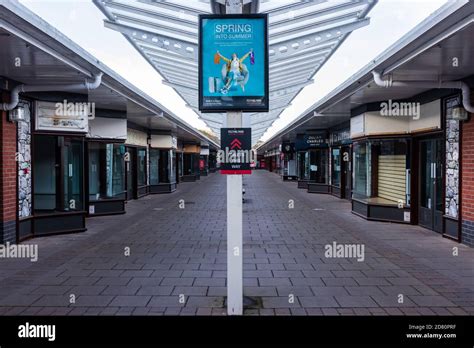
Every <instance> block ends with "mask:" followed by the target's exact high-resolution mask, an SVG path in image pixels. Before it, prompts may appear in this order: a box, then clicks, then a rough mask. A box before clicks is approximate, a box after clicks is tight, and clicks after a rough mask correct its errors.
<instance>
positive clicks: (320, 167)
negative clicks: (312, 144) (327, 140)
mask: <svg viewBox="0 0 474 348" xmlns="http://www.w3.org/2000/svg"><path fill="white" fill-rule="evenodd" d="M309 153H310V166H309V171H310V175H309V180H310V181H313V182H315V183H317V184H327V183H328V171H329V163H328V157H329V156H328V149H312V150H310V151H309Z"/></svg>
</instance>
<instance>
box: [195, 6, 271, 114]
mask: <svg viewBox="0 0 474 348" xmlns="http://www.w3.org/2000/svg"><path fill="white" fill-rule="evenodd" d="M199 28H200V32H199V39H200V40H199V43H200V45H199V50H200V52H199V110H200V111H201V112H225V111H247V112H266V111H268V42H267V16H266V15H226V16H215V15H202V16H200V17H199Z"/></svg>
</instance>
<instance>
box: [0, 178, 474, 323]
mask: <svg viewBox="0 0 474 348" xmlns="http://www.w3.org/2000/svg"><path fill="white" fill-rule="evenodd" d="M244 185H245V189H246V195H245V197H246V199H247V202H246V203H245V204H244V263H245V265H244V277H245V280H244V285H245V289H244V293H245V294H246V295H248V296H253V297H258V299H259V300H261V304H262V305H263V307H262V308H259V309H247V310H246V311H245V314H264V315H265V314H269V315H272V314H296V315H300V314H301V315H304V314H316V315H318V314H328V315H333V314H334V315H337V314H375V315H378V314H466V313H469V314H473V313H474V299H473V295H472V294H473V290H474V282H473V279H474V270H473V267H472V264H473V260H474V250H472V249H471V248H469V247H467V246H464V245H460V244H457V243H455V242H452V241H450V240H447V239H444V238H442V237H441V236H440V235H438V234H436V233H434V232H431V231H428V230H425V229H423V228H421V227H418V226H405V225H398V224H387V223H378V222H369V221H365V220H363V219H361V218H359V217H357V216H354V215H352V214H351V212H350V204H349V203H348V202H347V201H341V200H339V199H337V198H334V197H331V196H324V195H313V194H308V193H306V191H305V190H298V189H297V188H296V183H292V182H282V181H281V179H280V177H279V176H277V175H275V174H272V173H268V172H265V171H255V172H254V173H253V174H252V175H251V176H246V177H245V178H244ZM181 199H183V200H184V203H185V207H184V209H180V207H179V200H181ZM289 200H293V201H294V209H289V208H288V207H289ZM315 209H316V210H315ZM225 214H226V210H225V177H224V176H221V175H219V174H213V175H211V176H209V177H203V178H202V180H201V181H199V182H196V183H183V184H180V187H179V189H178V191H177V192H175V193H174V194H170V195H155V196H148V197H145V198H143V199H141V200H138V201H132V202H130V203H129V204H128V205H127V214H126V215H119V216H109V217H100V218H93V219H89V220H88V221H87V226H88V228H89V230H88V231H87V232H86V233H82V234H74V235H62V236H55V237H48V238H43V239H35V240H32V241H28V242H26V243H37V244H38V245H39V260H38V262H36V263H31V262H30V261H28V260H15V259H0V284H1V285H0V314H3V315H4V314H33V315H38V314H46V315H47V314H69V315H81V314H92V315H93V314H103V315H105V314H112V315H114V314H152V315H160V314H168V315H173V314H182V315H185V314H191V315H193V314H202V315H208V314H217V315H220V314H225V312H226V310H225V308H224V307H223V306H224V296H225V294H226V288H225V282H226V280H225V277H226V271H225V269H226V264H225V262H226V245H225V238H226V233H225V231H226V229H225V221H226V219H225V217H226V216H225ZM333 241H336V242H337V243H350V244H353V243H363V244H364V245H365V260H364V262H357V260H355V259H350V260H349V259H338V258H334V259H328V258H325V257H324V246H325V245H326V244H331V243H332V242H333ZM126 247H130V252H131V255H130V256H128V257H127V256H125V255H124V248H126ZM453 247H458V248H459V256H452V248H453ZM71 294H74V295H75V296H76V303H75V304H72V305H71V304H70V302H69V301H70V295H71ZM181 294H182V295H184V300H185V303H180V299H182V297H180V295H181ZM399 294H402V295H404V303H403V304H399V303H398V302H397V299H398V295H399ZM290 295H294V296H295V301H294V303H289V302H290V301H289V297H290Z"/></svg>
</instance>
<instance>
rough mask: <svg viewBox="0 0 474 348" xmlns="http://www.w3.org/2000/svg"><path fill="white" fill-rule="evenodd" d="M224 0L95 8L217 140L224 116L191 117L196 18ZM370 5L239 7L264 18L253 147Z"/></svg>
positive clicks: (276, 1)
mask: <svg viewBox="0 0 474 348" xmlns="http://www.w3.org/2000/svg"><path fill="white" fill-rule="evenodd" d="M225 2H226V0H186V1H184V0H166V1H165V0H137V1H130V0H94V3H95V4H96V6H97V7H98V8H99V9H100V10H101V11H102V12H103V13H104V14H105V15H106V17H107V18H106V19H105V20H104V21H105V26H106V27H107V28H110V29H113V30H116V31H118V32H120V33H122V34H123V35H124V36H125V37H126V38H127V39H128V40H129V42H130V43H131V44H132V45H133V46H134V47H135V48H136V49H137V50H138V51H139V52H140V53H141V54H142V55H143V57H144V58H145V59H146V60H147V61H148V62H149V63H150V64H151V65H152V66H153V67H154V68H155V69H156V70H157V71H158V72H159V73H160V75H161V76H162V77H163V83H164V84H166V85H168V86H170V87H172V88H173V89H174V90H175V91H176V92H177V93H178V94H179V95H180V96H181V97H182V98H183V99H184V100H185V101H186V104H187V106H188V107H190V108H192V109H193V110H194V111H195V112H196V113H197V114H198V115H199V117H200V118H201V119H202V120H203V121H204V122H206V124H207V125H208V126H209V127H210V128H211V129H212V130H213V131H214V132H215V133H216V135H217V136H219V135H220V128H221V127H223V124H224V122H225V115H224V114H201V113H200V112H199V110H198V64H197V61H198V15H199V14H211V13H223V12H225ZM375 3H376V0H328V1H324V0H313V1H311V0H310V1H308V0H303V1H296V0H243V4H244V11H243V12H244V13H268V14H269V19H268V20H269V28H268V30H269V33H268V35H269V61H270V66H269V70H270V72H269V79H270V83H269V87H270V111H269V112H268V113H254V114H251V115H250V120H251V121H250V122H251V127H252V143H253V144H255V143H256V142H257V141H258V140H259V139H260V138H261V137H262V135H263V134H264V133H265V132H266V130H267V129H268V128H269V127H270V126H271V125H272V124H273V122H274V121H275V120H276V119H277V118H278V117H279V116H280V114H281V113H282V112H283V111H284V110H285V108H286V107H288V106H290V105H291V102H292V100H293V99H294V98H295V97H296V95H297V94H298V93H299V92H300V91H301V90H302V89H303V88H304V87H306V86H308V85H309V84H312V83H313V79H312V78H313V76H314V75H315V74H316V73H317V72H318V70H319V69H320V68H321V67H322V66H323V65H324V63H325V62H326V61H327V60H328V59H329V57H330V56H331V55H332V53H333V52H334V51H335V50H336V49H337V48H338V47H339V45H340V44H341V43H342V42H343V41H344V39H345V38H346V37H347V36H348V35H349V34H350V33H351V32H352V31H353V30H356V29H358V28H361V27H363V26H366V25H368V24H369V18H368V17H367V14H368V12H369V11H370V10H371V8H372V7H373V6H374V5H375Z"/></svg>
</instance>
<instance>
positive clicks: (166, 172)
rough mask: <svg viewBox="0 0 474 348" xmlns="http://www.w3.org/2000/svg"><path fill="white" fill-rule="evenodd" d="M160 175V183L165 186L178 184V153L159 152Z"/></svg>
mask: <svg viewBox="0 0 474 348" xmlns="http://www.w3.org/2000/svg"><path fill="white" fill-rule="evenodd" d="M159 152H160V153H159V160H158V163H159V165H158V175H159V182H160V183H164V184H169V183H175V182H176V152H175V151H173V150H171V149H170V150H159Z"/></svg>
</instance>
